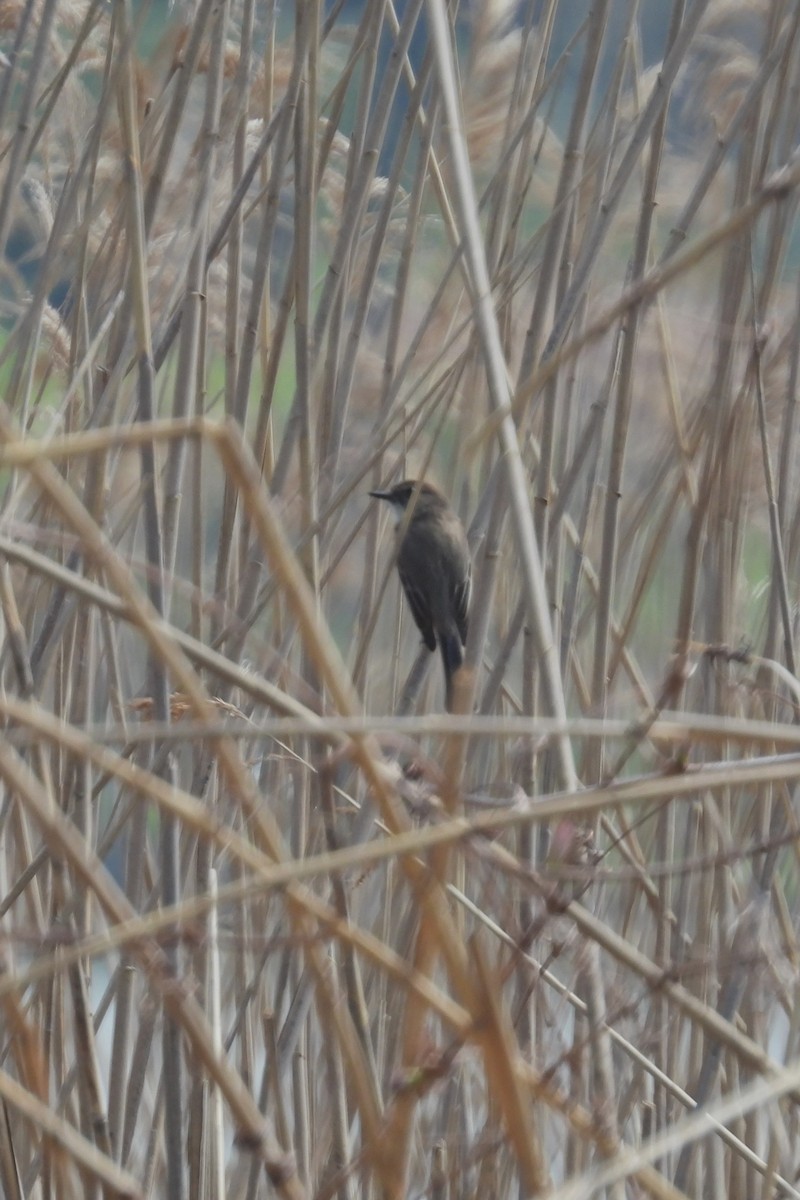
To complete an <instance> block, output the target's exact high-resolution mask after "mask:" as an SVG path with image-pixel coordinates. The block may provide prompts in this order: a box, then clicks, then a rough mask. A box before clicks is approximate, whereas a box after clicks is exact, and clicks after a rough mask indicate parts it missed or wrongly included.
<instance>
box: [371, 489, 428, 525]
mask: <svg viewBox="0 0 800 1200" xmlns="http://www.w3.org/2000/svg"><path fill="white" fill-rule="evenodd" d="M415 495H416V501H415V504H414V515H415V516H417V515H420V514H422V513H424V512H430V511H431V510H432V509H436V508H446V507H447V500H446V499H445V497H444V496H443V495H442V493H441V492H440V491H439V489H438V488H437V487H434V485H433V484H432V483H426V482H425V481H424V480H423V481H420V480H418V479H404V480H402V482H401V483H396V484H395V485H394V487H390V488H387V490H386V491H375V492H370V496H374V497H375V499H376V500H385V501H386V503H387V504H388V505H389V507H390V508H391V510H392V515H393V517H394V521H395V525H399V524H400V522H401V521H402V519H403V516H404V515H405V511H406V509H407V508H408V505H409V504H410V502H411V498H412V496H415Z"/></svg>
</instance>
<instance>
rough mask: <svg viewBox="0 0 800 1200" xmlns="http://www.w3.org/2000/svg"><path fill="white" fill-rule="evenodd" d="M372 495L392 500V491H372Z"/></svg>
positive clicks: (380, 498)
mask: <svg viewBox="0 0 800 1200" xmlns="http://www.w3.org/2000/svg"><path fill="white" fill-rule="evenodd" d="M370 496H374V497H375V499H376V500H390V499H391V493H390V492H370Z"/></svg>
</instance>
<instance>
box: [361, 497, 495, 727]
mask: <svg viewBox="0 0 800 1200" xmlns="http://www.w3.org/2000/svg"><path fill="white" fill-rule="evenodd" d="M370 495H371V496H375V497H376V499H378V500H385V501H386V502H387V503H388V504H390V505H391V507H392V509H393V512H394V516H395V520H396V523H397V536H398V537H400V538H401V541H400V544H399V546H398V549H397V569H398V571H399V574H400V582H401V584H402V585H403V591H404V592H405V594H406V598H407V599H408V603H409V606H410V608H411V612H412V614H413V617H414V620H415V621H416V623H417V627H418V629H419V631H420V633H421V634H422V640H423V641H424V643H425V645H426V646H427V647H428V649H429V650H431V651H433V650H435V649H436V647H437V646H438V647H439V651H440V653H441V656H442V662H443V664H444V678H445V688H446V693H447V707H448V708H450V706H451V701H452V686H453V676H454V675H455V673H456V671H457V670H458V669H459V667H460V666H461V664H462V662H463V661H464V644H465V642H466V640H467V620H468V615H469V599H470V591H471V586H472V561H471V559H470V554H469V545H468V544H467V535H466V533H465V532H464V526H463V525H462V524H461V521H460V520H459V519H458V517H457V516H456V514H455V512H454V511H453V509H452V508H451V507H450V505H449V503H448V501H447V499H446V497H445V496H443V495H442V493H441V492H440V491H439V489H438V488H436V487H434V486H433V484H431V483H420V482H418V481H417V480H415V479H404V480H403V482H402V483H397V484H395V486H394V487H392V488H389V489H388V491H376V492H370ZM412 502H413V508H412V513H411V520H410V521H409V522H408V525H407V527H406V529H405V532H403V523H404V517H405V514H406V509H407V508H408V506H409V504H411V503H412Z"/></svg>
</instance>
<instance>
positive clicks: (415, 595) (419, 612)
mask: <svg viewBox="0 0 800 1200" xmlns="http://www.w3.org/2000/svg"><path fill="white" fill-rule="evenodd" d="M397 569H398V572H399V574H400V582H401V583H402V585H403V591H404V592H405V594H406V599H407V600H408V603H409V607H410V608H411V614H412V616H413V617H414V620H415V621H416V623H417V628H418V629H419V631H420V633H421V634H422V640H423V642H424V643H425V645H426V646H427V647H428V649H429V650H435V649H436V634H435V633H434V632H433V622H432V621H431V613H430V606H429V604H428V602H427V600H426V598H425V595H424V593H423V592H421V591H420V590H419V589H418V588H417V587H416V586H415V584H414V581H413V579H412V578H411V575H410V573H409V572H408V571H405V570H404V569H403V567H402V566H401V565H400V562H399V561H398V564H397Z"/></svg>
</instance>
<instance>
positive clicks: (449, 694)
mask: <svg viewBox="0 0 800 1200" xmlns="http://www.w3.org/2000/svg"><path fill="white" fill-rule="evenodd" d="M439 648H440V650H441V652H442V662H443V663H444V685H445V702H446V704H447V711H448V712H452V709H453V677H454V676H455V673H456V671H458V670H459V668H460V667H461V665H462V663H463V662H464V647H463V646H462V644H461V638H460V637H459V634H458V630H457V629H456V628H455V627H454V628H453V629H450V630H448V631H447V632H445V633H442V634H441V636H440V638H439Z"/></svg>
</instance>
